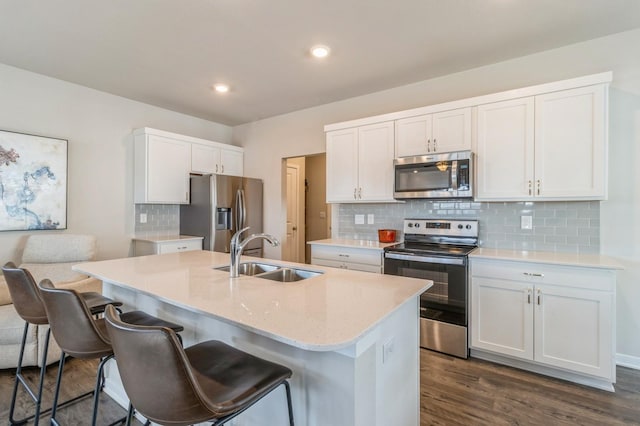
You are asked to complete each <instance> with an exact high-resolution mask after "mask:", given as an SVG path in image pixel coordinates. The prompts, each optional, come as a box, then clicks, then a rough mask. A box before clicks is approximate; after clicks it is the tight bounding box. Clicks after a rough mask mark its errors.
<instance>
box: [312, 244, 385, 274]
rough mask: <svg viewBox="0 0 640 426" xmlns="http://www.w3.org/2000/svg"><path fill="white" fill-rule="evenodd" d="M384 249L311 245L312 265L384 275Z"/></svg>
mask: <svg viewBox="0 0 640 426" xmlns="http://www.w3.org/2000/svg"><path fill="white" fill-rule="evenodd" d="M382 255H383V252H382V249H368V248H357V247H343V246H329V245H320V244H311V264H312V265H318V266H329V267H332V268H341V269H350V270H353V271H363V272H374V273H377V274H381V273H382V259H383V257H382Z"/></svg>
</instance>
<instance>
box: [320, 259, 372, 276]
mask: <svg viewBox="0 0 640 426" xmlns="http://www.w3.org/2000/svg"><path fill="white" fill-rule="evenodd" d="M311 264H312V265H318V266H328V267H330V268H340V269H349V270H351V271H362V272H373V273H374V274H381V273H382V266H381V265H367V264H363V263H351V262H344V261H339V260H328V259H318V258H316V257H312V258H311Z"/></svg>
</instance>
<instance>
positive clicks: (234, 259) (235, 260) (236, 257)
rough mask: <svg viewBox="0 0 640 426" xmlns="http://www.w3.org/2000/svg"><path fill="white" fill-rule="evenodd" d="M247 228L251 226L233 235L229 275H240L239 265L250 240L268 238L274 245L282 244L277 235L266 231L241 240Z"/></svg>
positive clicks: (234, 276) (230, 248)
mask: <svg viewBox="0 0 640 426" xmlns="http://www.w3.org/2000/svg"><path fill="white" fill-rule="evenodd" d="M247 229H249V227H246V228H243V229H241V230H239V231H238V232H236V233H235V234H233V237H231V244H230V247H229V251H230V252H231V264H230V268H229V276H230V277H231V278H237V277H238V275H239V273H238V266H239V265H240V256H241V255H242V250H244V248H245V247H246V246H247V244H249V242H251V241H253V240H255V239H258V238H262V239H264V240H267V242H268V243H269V244H271V245H272V246H273V247H277V246H279V245H280V241H278V239H277V238H276V237H274V236H273V235H270V234H265V233H260V234H251V235H249V236H248V237H247V238H245V239H244V240H242V241H241V240H240V236H241V235H242V233H243V232H244V231H246V230H247Z"/></svg>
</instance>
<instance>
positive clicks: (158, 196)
mask: <svg viewBox="0 0 640 426" xmlns="http://www.w3.org/2000/svg"><path fill="white" fill-rule="evenodd" d="M134 143H135V148H134V156H135V159H134V164H135V166H134V167H135V171H134V202H135V203H148V204H154V203H156V204H188V203H189V171H190V169H191V145H190V144H188V143H186V142H183V141H181V140H177V139H172V138H168V137H164V136H158V135H152V134H144V133H143V134H140V135H136V136H135V142H134Z"/></svg>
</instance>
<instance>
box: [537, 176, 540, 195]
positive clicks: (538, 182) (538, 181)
mask: <svg viewBox="0 0 640 426" xmlns="http://www.w3.org/2000/svg"><path fill="white" fill-rule="evenodd" d="M536 183H537V184H538V195H540V179H538V180H537V181H536Z"/></svg>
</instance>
